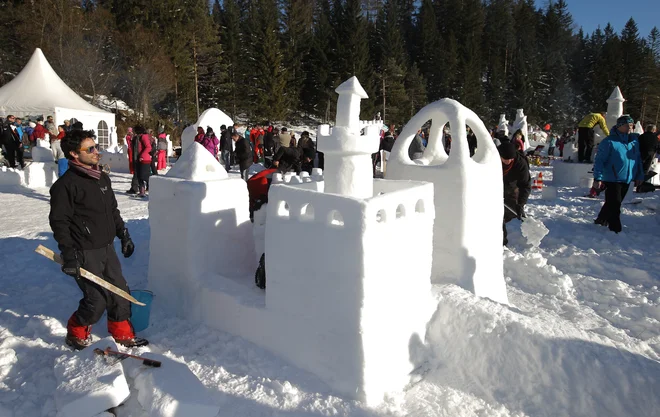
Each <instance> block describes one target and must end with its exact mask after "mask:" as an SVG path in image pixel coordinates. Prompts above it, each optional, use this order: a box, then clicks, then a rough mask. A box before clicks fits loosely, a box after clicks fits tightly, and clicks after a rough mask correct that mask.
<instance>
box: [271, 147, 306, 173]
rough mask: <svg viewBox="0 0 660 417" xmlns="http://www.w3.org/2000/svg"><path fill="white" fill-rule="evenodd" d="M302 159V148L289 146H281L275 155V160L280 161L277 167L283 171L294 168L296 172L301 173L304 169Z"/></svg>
mask: <svg viewBox="0 0 660 417" xmlns="http://www.w3.org/2000/svg"><path fill="white" fill-rule="evenodd" d="M302 160H303V150H302V148H287V147H284V146H282V147H280V148H279V149H278V150H277V153H276V154H275V156H274V157H273V162H275V161H279V162H280V164H279V166H278V167H277V169H278V170H279V171H280V172H282V173H285V172H289V171H290V170H292V169H293V170H294V171H296V174H300V172H301V171H302Z"/></svg>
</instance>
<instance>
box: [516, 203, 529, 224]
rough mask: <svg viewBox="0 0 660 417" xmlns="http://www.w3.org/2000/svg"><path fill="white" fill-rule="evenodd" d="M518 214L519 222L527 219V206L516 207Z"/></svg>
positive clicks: (519, 205)
mask: <svg viewBox="0 0 660 417" xmlns="http://www.w3.org/2000/svg"><path fill="white" fill-rule="evenodd" d="M516 214H517V215H518V220H520V221H522V219H523V218H525V217H527V216H525V205H524V204H518V205H516Z"/></svg>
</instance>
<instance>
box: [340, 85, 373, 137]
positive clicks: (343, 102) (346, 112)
mask: <svg viewBox="0 0 660 417" xmlns="http://www.w3.org/2000/svg"><path fill="white" fill-rule="evenodd" d="M335 92H336V93H337V94H339V99H338V100H337V117H336V121H335V125H336V126H342V127H348V128H350V129H359V128H360V101H361V100H362V99H365V98H369V96H368V95H367V92H366V91H364V88H362V85H361V84H360V81H358V79H357V77H356V76H352V77H351V78H349V79H348V80H346V81H344V82H343V83H342V84H341V85H340V86H339V87H337V89H336V90H335Z"/></svg>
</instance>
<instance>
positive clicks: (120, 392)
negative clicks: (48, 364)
mask: <svg viewBox="0 0 660 417" xmlns="http://www.w3.org/2000/svg"><path fill="white" fill-rule="evenodd" d="M108 347H109V348H110V349H112V350H115V351H116V350H118V349H117V344H116V343H115V341H114V339H113V338H112V337H107V338H105V339H101V340H99V341H98V342H96V343H94V344H93V345H91V346H89V347H88V348H86V349H85V350H82V351H80V352H76V353H70V354H65V355H62V356H60V357H59V358H57V359H56V360H55V377H56V379H57V381H58V385H57V389H56V391H55V404H56V405H57V410H58V412H57V417H92V416H95V415H97V414H99V413H102V412H103V411H105V410H107V409H109V408H112V407H116V406H118V405H120V404H121V403H123V402H124V401H125V400H126V399H127V398H128V396H129V394H130V393H129V390H128V383H127V382H126V377H125V376H124V368H122V365H121V363H119V362H117V360H116V358H112V357H107V358H106V357H104V356H102V355H97V354H96V353H94V349H95V348H99V349H101V350H103V349H105V348H108Z"/></svg>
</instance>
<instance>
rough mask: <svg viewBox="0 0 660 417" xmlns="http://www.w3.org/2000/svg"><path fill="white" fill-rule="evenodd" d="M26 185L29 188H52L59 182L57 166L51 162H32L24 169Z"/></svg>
mask: <svg viewBox="0 0 660 417" xmlns="http://www.w3.org/2000/svg"><path fill="white" fill-rule="evenodd" d="M23 173H24V183H25V186H26V187H28V188H44V187H50V186H51V185H53V183H54V182H55V181H57V164H56V163H55V162H53V158H50V161H49V162H31V163H29V164H27V165H26V166H25V168H24V169H23Z"/></svg>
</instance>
